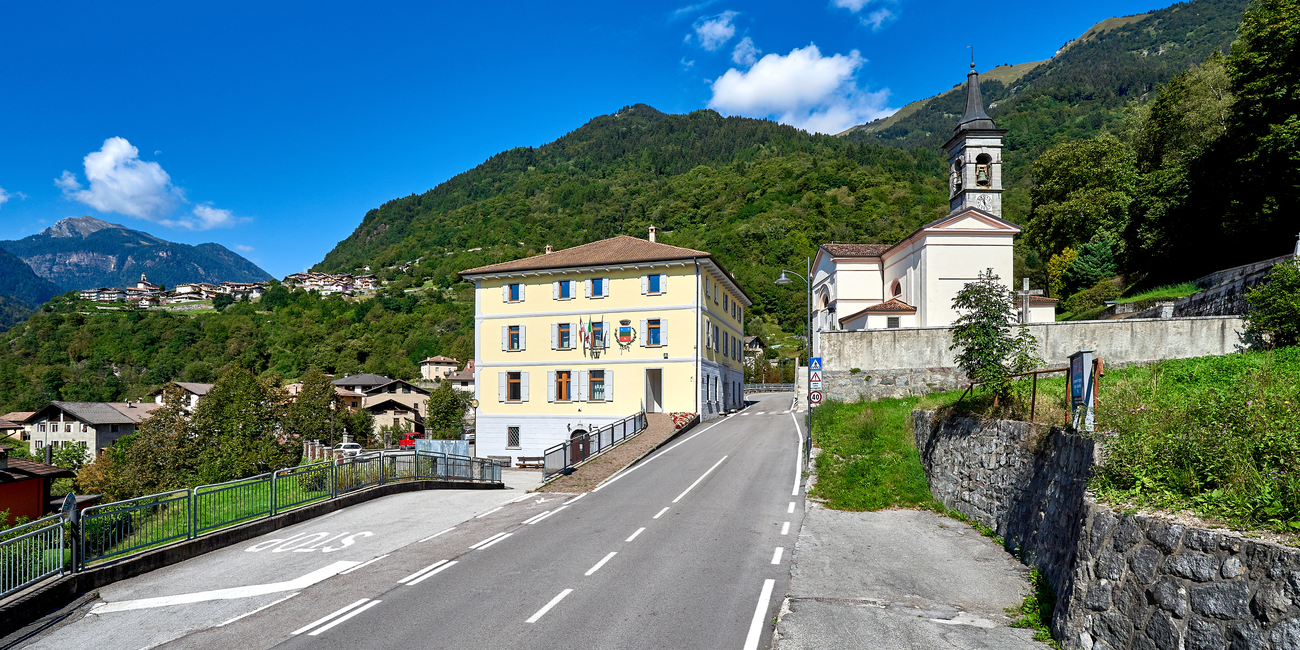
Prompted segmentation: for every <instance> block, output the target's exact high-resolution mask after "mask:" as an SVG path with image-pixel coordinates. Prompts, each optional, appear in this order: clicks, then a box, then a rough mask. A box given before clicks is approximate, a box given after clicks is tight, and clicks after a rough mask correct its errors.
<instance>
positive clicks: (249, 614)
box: [217, 558, 379, 627]
mask: <svg viewBox="0 0 1300 650" xmlns="http://www.w3.org/2000/svg"><path fill="white" fill-rule="evenodd" d="M375 559H379V558H375ZM300 593H302V592H301V591H295V592H293V593H291V594H289V595H288V596H285V597H284V598H281V599H279V600H276V601H273V602H270V603H267V604H265V605H262V606H261V607H258V608H257V609H255V610H253V611H251V612H248V613H247V614H240V615H239V616H236V617H234V618H232V619H230V620H228V621H224V622H221V623H217V627H225V626H227V625H230V624H231V623H234V622H235V621H238V620H239V619H241V618H247V617H249V616H252V615H253V614H256V613H258V612H260V611H262V610H264V609H267V608H270V607H274V606H275V605H279V604H280V603H282V602H284V601H286V600H289V599H290V598H293V597H294V596H297V595H298V594H300Z"/></svg>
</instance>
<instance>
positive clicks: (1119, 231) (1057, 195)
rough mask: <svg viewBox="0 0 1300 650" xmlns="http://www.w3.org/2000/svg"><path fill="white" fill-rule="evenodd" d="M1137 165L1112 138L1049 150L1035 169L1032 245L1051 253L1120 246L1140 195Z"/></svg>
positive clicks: (1031, 220) (1130, 155)
mask: <svg viewBox="0 0 1300 650" xmlns="http://www.w3.org/2000/svg"><path fill="white" fill-rule="evenodd" d="M1136 163H1137V161H1136V159H1135V157H1134V155H1133V150H1132V149H1130V148H1129V147H1128V146H1127V145H1125V144H1124V143H1123V142H1120V140H1119V139H1118V138H1116V137H1115V136H1113V135H1109V134H1106V135H1101V136H1098V137H1096V138H1093V139H1091V140H1075V141H1073V142H1065V143H1062V144H1059V145H1057V146H1055V147H1052V148H1051V149H1048V150H1047V151H1046V152H1044V153H1043V155H1042V156H1039V158H1038V160H1036V161H1035V162H1034V165H1033V174H1034V178H1036V179H1037V181H1038V182H1037V184H1036V185H1035V186H1034V188H1033V190H1031V191H1030V197H1031V199H1032V208H1031V216H1030V222H1029V226H1028V227H1027V228H1026V233H1027V235H1028V236H1029V238H1030V240H1031V241H1032V242H1033V243H1034V244H1035V245H1037V246H1039V247H1040V248H1042V249H1043V250H1045V251H1047V252H1049V253H1055V252H1059V251H1061V250H1063V249H1065V248H1076V249H1077V248H1078V247H1079V246H1081V245H1082V244H1085V243H1087V242H1090V241H1094V240H1098V239H1104V240H1118V239H1119V238H1120V237H1121V236H1122V235H1123V233H1124V231H1125V229H1126V228H1127V226H1128V208H1129V204H1130V203H1132V202H1133V195H1134V194H1135V192H1136V190H1137V181H1138V174H1137V164H1136Z"/></svg>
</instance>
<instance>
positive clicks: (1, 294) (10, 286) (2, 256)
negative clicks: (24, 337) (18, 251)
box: [0, 250, 63, 332]
mask: <svg viewBox="0 0 1300 650" xmlns="http://www.w3.org/2000/svg"><path fill="white" fill-rule="evenodd" d="M60 293H63V289H61V288H60V287H59V286H58V285H56V284H54V283H53V282H50V281H49V280H46V279H45V278H42V277H40V276H38V275H36V274H35V273H34V272H32V269H31V267H30V266H27V264H26V263H25V262H23V261H22V260H21V259H18V257H16V256H15V255H13V254H12V253H10V252H8V251H5V250H0V332H3V331H5V330H7V329H9V328H10V327H12V326H13V325H14V323H18V322H21V321H22V320H23V319H25V318H27V317H28V316H29V315H31V313H32V312H33V311H36V308H37V307H38V306H40V304H41V303H43V302H45V301H46V300H49V299H50V298H52V297H54V296H55V295H58V294H60Z"/></svg>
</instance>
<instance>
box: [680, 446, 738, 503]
mask: <svg viewBox="0 0 1300 650" xmlns="http://www.w3.org/2000/svg"><path fill="white" fill-rule="evenodd" d="M723 460H727V456H723V457H722V460H719V461H718V462H716V463H714V464H713V467H710V468H709V469H708V470H706V471H705V472H704V473H703V474H700V477H699V478H697V479H695V482H694V483H691V486H690V487H688V488H686V489H685V490H682V493H681V494H679V495H677V498H676V499H673V503H677V502H678V501H681V500H682V497H684V496H686V493H687V492H690V491H691V490H693V489H695V486H697V485H699V484H700V481H703V480H704V477H706V476H708V475H709V472H712V471H713V470H715V469H717V468H718V465H721V464H722V461H723Z"/></svg>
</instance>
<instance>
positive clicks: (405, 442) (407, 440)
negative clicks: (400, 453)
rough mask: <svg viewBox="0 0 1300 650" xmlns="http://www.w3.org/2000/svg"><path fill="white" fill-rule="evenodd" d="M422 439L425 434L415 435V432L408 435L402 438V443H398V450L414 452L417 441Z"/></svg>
mask: <svg viewBox="0 0 1300 650" xmlns="http://www.w3.org/2000/svg"><path fill="white" fill-rule="evenodd" d="M422 438H424V434H423V433H415V432H411V433H408V434H406V435H405V436H403V437H402V440H401V441H400V442H398V443H397V448H398V449H406V450H413V449H415V441H416V440H420V439H422Z"/></svg>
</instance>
